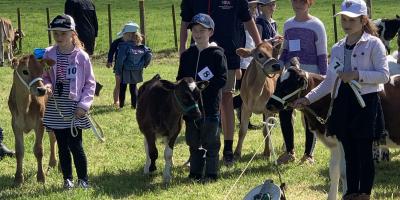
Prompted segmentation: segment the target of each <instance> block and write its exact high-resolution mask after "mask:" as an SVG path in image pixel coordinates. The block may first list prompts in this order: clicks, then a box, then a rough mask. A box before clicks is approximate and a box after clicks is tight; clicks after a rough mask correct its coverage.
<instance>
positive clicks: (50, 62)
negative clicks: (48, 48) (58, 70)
mask: <svg viewBox="0 0 400 200" xmlns="http://www.w3.org/2000/svg"><path fill="white" fill-rule="evenodd" d="M40 64H41V65H42V66H43V67H47V66H53V65H55V64H56V61H54V60H52V59H48V58H44V59H42V60H41V61H40Z"/></svg>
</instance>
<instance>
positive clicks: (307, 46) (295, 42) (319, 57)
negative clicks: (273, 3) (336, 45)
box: [278, 0, 328, 164]
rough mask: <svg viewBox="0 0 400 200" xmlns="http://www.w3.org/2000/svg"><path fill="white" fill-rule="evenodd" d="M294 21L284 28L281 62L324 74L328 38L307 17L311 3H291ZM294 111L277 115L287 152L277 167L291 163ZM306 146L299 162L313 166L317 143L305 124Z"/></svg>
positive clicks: (318, 23)
mask: <svg viewBox="0 0 400 200" xmlns="http://www.w3.org/2000/svg"><path fill="white" fill-rule="evenodd" d="M291 2H292V8H293V11H294V13H295V16H294V17H291V18H289V19H288V20H287V21H286V22H285V24H284V26H283V33H284V41H283V51H282V54H281V56H280V58H279V59H280V60H281V61H282V62H284V63H288V62H289V61H290V59H291V58H293V57H299V58H300V68H301V69H303V70H305V71H308V72H312V73H317V74H325V73H326V68H327V52H328V51H327V37H326V32H325V27H324V24H323V23H322V22H321V20H319V19H318V18H316V17H314V16H312V15H311V14H310V13H309V9H310V7H311V6H312V5H313V4H314V2H315V1H314V0H291ZM292 114H293V109H287V110H283V111H281V112H279V120H280V124H281V130H282V134H283V138H284V140H285V145H286V152H285V153H284V154H282V155H280V156H279V158H278V164H286V163H289V162H293V161H294V160H295V159H296V157H295V153H294V152H295V151H294V130H293V123H292V122H293V120H292ZM304 129H305V132H306V142H305V143H306V144H305V150H304V155H303V157H302V158H301V162H306V163H310V164H312V163H314V158H313V151H314V146H315V142H316V137H315V135H314V134H313V133H312V132H311V131H310V130H309V128H308V125H307V122H306V123H305V127H304Z"/></svg>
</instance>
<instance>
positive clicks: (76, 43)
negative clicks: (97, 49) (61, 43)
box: [72, 31, 85, 49]
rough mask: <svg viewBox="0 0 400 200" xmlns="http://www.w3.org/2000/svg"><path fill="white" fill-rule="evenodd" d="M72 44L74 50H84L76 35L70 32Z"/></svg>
mask: <svg viewBox="0 0 400 200" xmlns="http://www.w3.org/2000/svg"><path fill="white" fill-rule="evenodd" d="M72 44H74V46H75V47H76V48H80V49H85V45H84V44H83V42H81V40H79V38H78V34H77V33H76V32H75V31H72Z"/></svg>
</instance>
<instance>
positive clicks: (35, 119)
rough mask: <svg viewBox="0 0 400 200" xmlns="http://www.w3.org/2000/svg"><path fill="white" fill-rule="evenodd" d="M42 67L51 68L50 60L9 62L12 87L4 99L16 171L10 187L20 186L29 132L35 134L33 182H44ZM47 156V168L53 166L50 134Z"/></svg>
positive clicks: (28, 57)
mask: <svg viewBox="0 0 400 200" xmlns="http://www.w3.org/2000/svg"><path fill="white" fill-rule="evenodd" d="M45 64H48V65H50V66H51V65H53V64H54V61H52V60H42V61H40V62H39V61H37V60H36V59H35V57H34V56H33V55H30V56H24V57H22V58H21V59H19V60H17V59H13V61H12V67H13V68H14V76H13V83H12V87H11V91H10V96H9V99H8V107H9V108H10V112H11V115H12V119H11V123H12V129H13V131H14V137H15V153H16V158H17V170H16V172H15V179H14V183H15V184H16V185H21V184H22V183H23V182H24V177H23V158H24V137H23V133H28V132H30V131H31V130H32V129H33V130H34V131H35V145H34V154H35V157H36V160H37V169H38V171H37V181H38V182H45V176H44V173H43V167H42V158H43V146H42V139H43V132H44V127H43V116H44V110H45V106H46V102H47V95H46V89H45V87H44V85H43V82H42V78H41V76H42V74H43V67H44V66H45ZM50 144H51V154H50V161H49V162H50V163H49V166H51V167H54V166H55V165H56V158H55V153H54V152H55V146H54V144H55V136H54V135H53V134H50Z"/></svg>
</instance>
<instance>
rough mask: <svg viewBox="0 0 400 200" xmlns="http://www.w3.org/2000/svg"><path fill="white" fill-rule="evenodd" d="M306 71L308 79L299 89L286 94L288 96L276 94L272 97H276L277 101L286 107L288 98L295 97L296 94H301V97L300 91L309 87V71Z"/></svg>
mask: <svg viewBox="0 0 400 200" xmlns="http://www.w3.org/2000/svg"><path fill="white" fill-rule="evenodd" d="M305 73H306V81H305V83H304V85H303V86H302V87H300V88H299V89H297V90H295V91H293V92H291V93H289V94H288V95H286V96H284V97H282V98H281V97H278V96H276V95H274V94H273V95H272V96H271V98H272V99H275V100H276V101H278V102H280V103H281V104H282V105H283V106H284V107H286V105H287V100H288V99H290V98H291V97H293V96H294V95H296V94H297V95H299V97H300V92H301V91H303V90H305V89H307V87H308V72H305Z"/></svg>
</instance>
